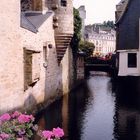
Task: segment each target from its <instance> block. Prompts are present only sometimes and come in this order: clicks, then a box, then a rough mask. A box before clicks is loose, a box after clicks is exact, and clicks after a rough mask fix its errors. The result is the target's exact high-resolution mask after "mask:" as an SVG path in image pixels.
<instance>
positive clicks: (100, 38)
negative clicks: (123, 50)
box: [85, 24, 116, 56]
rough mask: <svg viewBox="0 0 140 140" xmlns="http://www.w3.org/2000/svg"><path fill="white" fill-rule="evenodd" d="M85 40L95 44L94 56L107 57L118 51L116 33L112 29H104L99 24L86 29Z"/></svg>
mask: <svg viewBox="0 0 140 140" xmlns="http://www.w3.org/2000/svg"><path fill="white" fill-rule="evenodd" d="M85 39H86V40H87V41H89V42H92V43H94V45H95V50H94V53H93V55H104V56H105V55H106V54H108V53H113V52H114V51H115V49H116V35H115V31H114V30H113V29H110V28H103V27H101V26H100V25H99V24H97V25H96V24H95V25H88V26H86V27H85Z"/></svg>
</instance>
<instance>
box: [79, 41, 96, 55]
mask: <svg viewBox="0 0 140 140" xmlns="http://www.w3.org/2000/svg"><path fill="white" fill-rule="evenodd" d="M94 48H95V45H94V44H93V43H91V42H88V41H82V40H81V41H80V43H79V49H80V50H82V51H83V52H85V54H86V57H90V56H92V54H93V51H94Z"/></svg>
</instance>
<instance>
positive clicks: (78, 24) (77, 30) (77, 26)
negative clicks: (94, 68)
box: [72, 8, 82, 48]
mask: <svg viewBox="0 0 140 140" xmlns="http://www.w3.org/2000/svg"><path fill="white" fill-rule="evenodd" d="M73 14H74V35H73V40H72V44H73V46H75V47H77V48H78V44H79V42H80V40H81V28H82V20H81V18H80V14H79V11H78V10H77V9H75V8H73Z"/></svg>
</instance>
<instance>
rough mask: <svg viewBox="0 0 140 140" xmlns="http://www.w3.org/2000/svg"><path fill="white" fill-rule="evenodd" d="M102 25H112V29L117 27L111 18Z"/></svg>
mask: <svg viewBox="0 0 140 140" xmlns="http://www.w3.org/2000/svg"><path fill="white" fill-rule="evenodd" d="M102 25H103V26H105V27H110V28H112V29H114V28H115V25H114V21H110V20H108V21H104V22H103V24H102Z"/></svg>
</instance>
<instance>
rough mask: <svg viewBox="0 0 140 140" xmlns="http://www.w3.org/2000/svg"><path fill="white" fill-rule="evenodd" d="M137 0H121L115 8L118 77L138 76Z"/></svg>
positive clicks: (139, 63)
mask: <svg viewBox="0 0 140 140" xmlns="http://www.w3.org/2000/svg"><path fill="white" fill-rule="evenodd" d="M139 7H140V2H139V0H122V1H121V2H120V3H119V4H118V5H117V6H116V32H117V34H116V35H117V41H116V50H117V54H118V58H117V67H118V75H119V76H129V75H131V76H139V75H140V59H139V57H140V51H139V25H140V24H139V18H140V8H139Z"/></svg>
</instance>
